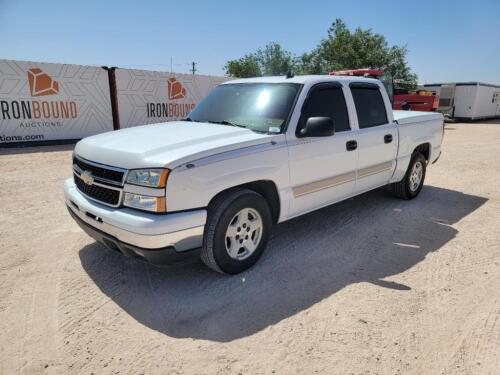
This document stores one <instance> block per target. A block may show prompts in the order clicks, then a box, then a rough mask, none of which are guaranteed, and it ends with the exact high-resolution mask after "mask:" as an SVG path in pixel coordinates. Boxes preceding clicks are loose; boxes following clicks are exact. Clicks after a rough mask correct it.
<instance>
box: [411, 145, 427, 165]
mask: <svg viewBox="0 0 500 375" xmlns="http://www.w3.org/2000/svg"><path fill="white" fill-rule="evenodd" d="M417 152H420V153H422V155H424V157H425V160H427V161H429V157H430V153H431V145H430V143H422V144H421V145H418V146H417V147H416V148H415V150H414V151H413V153H414V154H416V153H417Z"/></svg>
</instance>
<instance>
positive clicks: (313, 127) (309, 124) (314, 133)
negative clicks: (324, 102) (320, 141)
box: [300, 117, 335, 137]
mask: <svg viewBox="0 0 500 375" xmlns="http://www.w3.org/2000/svg"><path fill="white" fill-rule="evenodd" d="M333 134H335V125H334V124H333V120H332V119H331V118H330V117H309V118H308V119H307V121H306V125H305V126H304V128H302V129H301V130H300V136H301V137H329V136H331V135H333Z"/></svg>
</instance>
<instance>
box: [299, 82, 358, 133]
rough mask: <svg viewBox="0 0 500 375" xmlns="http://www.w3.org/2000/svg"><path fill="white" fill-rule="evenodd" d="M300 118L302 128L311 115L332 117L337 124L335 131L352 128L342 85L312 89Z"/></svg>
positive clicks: (300, 127)
mask: <svg viewBox="0 0 500 375" xmlns="http://www.w3.org/2000/svg"><path fill="white" fill-rule="evenodd" d="M312 90H313V91H312V92H311V93H310V94H309V97H308V98H307V101H306V103H305V104H304V107H303V108H302V116H301V118H300V123H299V127H298V129H297V131H298V130H300V129H302V128H303V127H304V126H305V123H306V121H307V119H308V118H309V117H330V118H331V119H333V123H334V125H335V132H342V131H346V130H351V128H350V126H349V115H348V113H347V106H346V103H345V98H344V93H343V92H342V88H341V87H332V86H323V87H321V86H320V87H316V88H313V89H312Z"/></svg>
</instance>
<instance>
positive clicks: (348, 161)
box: [288, 82, 358, 216]
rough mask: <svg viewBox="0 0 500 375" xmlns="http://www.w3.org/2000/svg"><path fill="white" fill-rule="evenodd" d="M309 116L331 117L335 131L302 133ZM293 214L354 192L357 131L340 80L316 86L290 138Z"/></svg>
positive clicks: (301, 212) (291, 213)
mask: <svg viewBox="0 0 500 375" xmlns="http://www.w3.org/2000/svg"><path fill="white" fill-rule="evenodd" d="M310 117H330V118H332V119H333V122H334V125H335V134H334V135H331V136H325V137H302V136H301V135H300V130H301V129H302V128H303V127H304V126H305V123H306V121H307V119H308V118H310ZM288 152H289V168H290V182H291V186H292V197H291V199H290V208H289V209H290V210H289V214H290V216H297V215H300V214H303V213H305V212H308V211H312V210H314V209H317V208H319V207H322V206H326V205H329V204H331V203H334V202H336V201H339V200H342V199H345V198H347V197H348V196H350V195H352V194H353V193H354V188H355V184H356V168H357V162H358V150H357V135H356V132H354V131H353V130H352V128H351V122H350V120H349V113H348V109H347V105H346V100H345V96H344V88H343V86H342V85H341V84H340V83H338V82H332V83H326V84H324V83H322V84H318V85H315V86H313V87H312V88H311V89H310V91H309V93H308V96H307V98H306V101H305V102H304V105H303V107H302V114H301V117H300V119H299V123H298V124H297V129H296V132H295V134H294V135H289V139H288Z"/></svg>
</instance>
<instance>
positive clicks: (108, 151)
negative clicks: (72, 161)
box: [75, 121, 272, 169]
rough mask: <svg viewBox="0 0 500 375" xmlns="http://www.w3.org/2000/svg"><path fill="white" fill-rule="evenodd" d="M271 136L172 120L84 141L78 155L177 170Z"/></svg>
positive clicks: (125, 165) (131, 166) (117, 164)
mask: <svg viewBox="0 0 500 375" xmlns="http://www.w3.org/2000/svg"><path fill="white" fill-rule="evenodd" d="M271 137H272V136H271V135H267V134H260V133H255V132H253V131H251V130H248V129H244V128H237V127H232V126H227V125H218V124H210V123H201V122H186V121H172V122H166V123H159V124H152V125H145V126H137V127H133V128H128V129H122V130H118V131H113V132H108V133H103V134H99V135H95V136H92V137H88V138H85V139H82V140H81V141H80V142H78V143H77V144H76V147H75V154H76V155H78V156H81V157H83V158H85V159H87V160H90V161H94V162H97V163H102V164H106V165H110V166H115V167H120V168H125V169H134V168H159V167H167V168H175V167H176V166H178V165H181V164H183V163H186V162H189V161H193V160H196V159H200V158H202V157H205V156H210V155H214V154H217V153H220V152H225V151H231V150H234V149H237V148H241V147H247V146H252V145H256V144H261V143H266V142H269V141H270V139H271Z"/></svg>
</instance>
